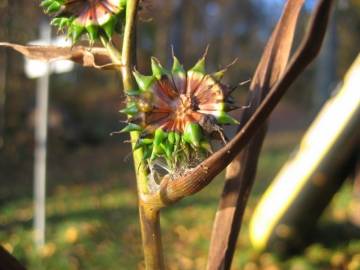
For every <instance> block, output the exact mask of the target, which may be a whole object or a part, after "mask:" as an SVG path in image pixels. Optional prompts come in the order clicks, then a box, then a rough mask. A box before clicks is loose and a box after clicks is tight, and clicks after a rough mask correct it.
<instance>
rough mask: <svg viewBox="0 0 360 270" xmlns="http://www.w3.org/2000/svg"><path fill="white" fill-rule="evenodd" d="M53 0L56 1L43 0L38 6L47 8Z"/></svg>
mask: <svg viewBox="0 0 360 270" xmlns="http://www.w3.org/2000/svg"><path fill="white" fill-rule="evenodd" d="M54 2H56V1H55V0H44V1H42V2H41V4H40V6H41V7H43V8H47V7H49V6H50V5H51V4H52V3H54Z"/></svg>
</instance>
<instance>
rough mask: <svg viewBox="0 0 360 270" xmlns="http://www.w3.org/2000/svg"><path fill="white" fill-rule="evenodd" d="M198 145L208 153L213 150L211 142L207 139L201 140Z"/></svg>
mask: <svg viewBox="0 0 360 270" xmlns="http://www.w3.org/2000/svg"><path fill="white" fill-rule="evenodd" d="M200 147H201V148H202V149H204V150H205V151H206V152H208V153H210V154H212V153H213V152H214V151H213V149H212V147H211V144H210V143H209V142H208V141H202V142H201V143H200Z"/></svg>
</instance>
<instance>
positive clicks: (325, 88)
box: [313, 12, 337, 113]
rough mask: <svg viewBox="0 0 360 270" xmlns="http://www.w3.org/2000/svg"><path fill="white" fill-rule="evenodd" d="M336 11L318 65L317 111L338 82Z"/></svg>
mask: <svg viewBox="0 0 360 270" xmlns="http://www.w3.org/2000/svg"><path fill="white" fill-rule="evenodd" d="M336 32H337V31H336V12H334V16H333V17H332V18H331V21H330V24H329V28H328V30H327V33H326V37H325V41H324V45H323V47H322V49H321V52H320V55H319V60H318V61H317V67H316V69H317V70H316V78H315V86H316V87H315V91H314V96H313V106H314V107H313V108H314V112H315V113H317V112H318V111H319V110H320V109H321V107H322V105H323V104H324V103H325V102H326V100H327V99H328V98H329V97H330V95H331V91H332V90H333V89H334V88H335V86H336V82H337V76H336V72H337V52H336V51H337V33H336Z"/></svg>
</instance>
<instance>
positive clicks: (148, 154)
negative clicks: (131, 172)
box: [143, 146, 152, 160]
mask: <svg viewBox="0 0 360 270" xmlns="http://www.w3.org/2000/svg"><path fill="white" fill-rule="evenodd" d="M151 153H152V148H151V147H150V146H149V147H144V155H143V160H146V159H149V158H150V157H151Z"/></svg>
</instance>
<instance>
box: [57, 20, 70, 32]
mask: <svg viewBox="0 0 360 270" xmlns="http://www.w3.org/2000/svg"><path fill="white" fill-rule="evenodd" d="M70 23H71V19H69V18H61V21H60V24H59V28H60V30H61V29H63V28H64V27H65V26H67V27H68V26H69V25H70Z"/></svg>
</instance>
